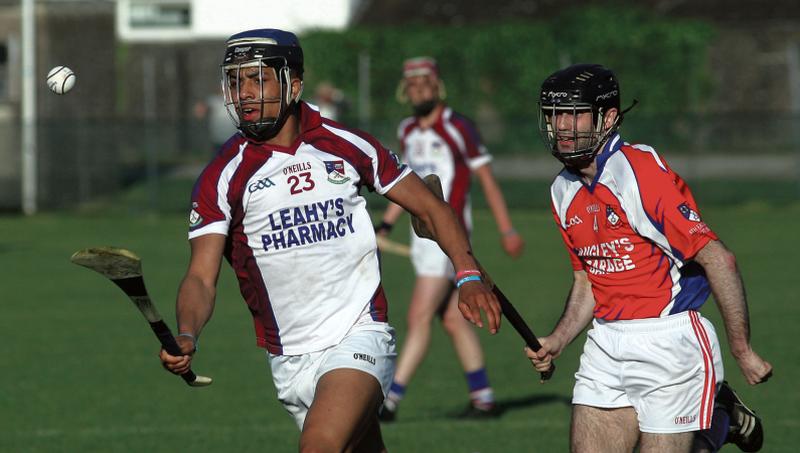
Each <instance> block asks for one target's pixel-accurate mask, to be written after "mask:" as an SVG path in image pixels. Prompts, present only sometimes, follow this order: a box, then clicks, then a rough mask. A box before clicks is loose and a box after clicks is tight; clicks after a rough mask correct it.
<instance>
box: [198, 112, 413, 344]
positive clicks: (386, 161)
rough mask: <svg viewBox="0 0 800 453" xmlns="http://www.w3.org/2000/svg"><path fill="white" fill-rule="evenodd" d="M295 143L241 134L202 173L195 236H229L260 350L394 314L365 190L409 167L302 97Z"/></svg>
mask: <svg viewBox="0 0 800 453" xmlns="http://www.w3.org/2000/svg"><path fill="white" fill-rule="evenodd" d="M300 114H301V115H300V119H301V125H300V136H299V137H298V138H297V139H296V140H295V142H294V144H293V145H292V146H290V147H288V148H286V147H279V146H274V145H266V144H256V143H252V142H250V141H248V140H246V139H245V138H244V137H242V136H234V137H233V138H232V139H231V140H229V141H228V143H227V144H226V145H225V146H224V147H223V149H222V150H221V151H220V153H219V154H218V155H217V156H216V157H215V159H214V160H213V161H212V162H211V163H210V164H209V165H208V167H206V169H205V170H204V171H203V173H202V174H201V176H200V178H199V179H198V181H197V183H196V185H195V189H194V192H193V194H192V212H191V215H190V230H189V238H190V239H192V238H196V237H199V236H202V235H205V234H222V235H226V236H227V242H226V248H225V257H226V259H227V260H228V261H229V262H230V264H231V266H232V268H233V270H234V271H235V273H236V276H237V278H238V280H239V287H240V290H241V293H242V296H243V297H244V299H245V301H246V302H247V305H248V307H249V309H250V312H251V313H252V315H253V319H254V323H255V330H256V336H257V341H258V344H259V346H262V347H266V348H267V350H269V352H271V353H272V354H283V355H297V354H305V353H308V352H313V351H319V350H322V349H324V348H327V347H329V346H332V345H335V344H337V343H338V342H339V341H341V339H342V338H344V336H345V335H346V334H347V332H348V331H349V330H350V329H351V327H353V326H354V325H356V324H357V323H358V322H360V320H363V319H367V320H369V319H371V320H373V321H383V322H385V321H386V319H387V306H386V298H385V296H384V294H383V289H382V288H381V285H380V272H379V267H378V257H377V253H376V243H375V234H374V230H373V227H372V221H371V219H370V216H369V214H368V212H367V209H366V201H365V199H364V198H363V197H362V196H361V195H360V194H359V192H360V189H361V187H362V186H366V187H368V188H370V189H374V190H375V191H377V192H378V193H380V194H384V193H386V192H387V191H388V190H389V189H391V188H392V186H393V185H394V184H395V183H397V181H399V180H400V179H401V178H403V177H404V176H405V175H407V174H408V173H409V172H410V170H409V169H408V168H407V167H406V166H405V165H403V164H401V163H400V161H399V159H398V158H397V157H396V156H395V155H394V154H392V153H391V152H390V151H388V150H387V149H385V148H383V147H382V146H381V145H380V143H378V142H377V141H376V140H375V139H374V138H372V137H370V136H368V135H366V134H364V133H362V132H359V131H353V130H349V129H346V128H344V127H342V126H341V125H339V124H337V123H335V122H333V121H330V120H328V119H325V118H322V117H321V116H320V115H319V113H318V111H317V109H316V107H314V106H312V105H310V104H306V103H301V107H300Z"/></svg>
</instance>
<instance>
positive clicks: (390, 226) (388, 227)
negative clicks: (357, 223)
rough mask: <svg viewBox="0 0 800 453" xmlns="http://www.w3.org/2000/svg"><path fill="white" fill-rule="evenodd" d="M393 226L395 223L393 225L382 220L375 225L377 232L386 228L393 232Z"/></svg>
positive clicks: (388, 231)
mask: <svg viewBox="0 0 800 453" xmlns="http://www.w3.org/2000/svg"><path fill="white" fill-rule="evenodd" d="M392 227H394V225H392V224H391V223H389V222H381V223H380V224H379V225H378V226H377V227H375V231H376V232H377V231H381V230H385V231H386V232H387V233H391V232H392Z"/></svg>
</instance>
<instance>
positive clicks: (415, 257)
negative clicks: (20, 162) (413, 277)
mask: <svg viewBox="0 0 800 453" xmlns="http://www.w3.org/2000/svg"><path fill="white" fill-rule="evenodd" d="M411 264H413V265H414V272H415V273H416V274H417V276H424V277H445V278H453V277H455V276H456V271H455V269H454V268H453V263H452V262H450V257H448V256H447V255H446V254H445V253H444V252H443V251H442V249H441V248H439V244H438V243H437V242H436V241H433V240H431V239H424V238H421V237H419V236H417V235H416V234H414V233H413V232H412V233H411Z"/></svg>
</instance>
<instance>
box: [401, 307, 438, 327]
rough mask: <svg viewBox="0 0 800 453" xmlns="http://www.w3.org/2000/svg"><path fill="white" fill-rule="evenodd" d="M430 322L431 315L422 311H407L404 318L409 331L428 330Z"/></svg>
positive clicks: (431, 319) (431, 320)
mask: <svg viewBox="0 0 800 453" xmlns="http://www.w3.org/2000/svg"><path fill="white" fill-rule="evenodd" d="M432 322H433V315H432V314H430V313H428V312H426V311H423V310H409V311H408V315H407V316H406V323H407V324H406V325H407V326H408V328H409V329H419V328H429V326H430V325H431V323H432Z"/></svg>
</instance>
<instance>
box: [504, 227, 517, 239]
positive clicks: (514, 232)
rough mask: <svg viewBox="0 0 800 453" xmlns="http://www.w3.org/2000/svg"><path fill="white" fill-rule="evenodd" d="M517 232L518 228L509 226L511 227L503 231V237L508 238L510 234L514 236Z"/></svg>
mask: <svg viewBox="0 0 800 453" xmlns="http://www.w3.org/2000/svg"><path fill="white" fill-rule="evenodd" d="M516 234H517V230H515V229H513V228H509V229H507V230H505V231H503V237H506V238H507V237H509V236H514V235H516Z"/></svg>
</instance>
